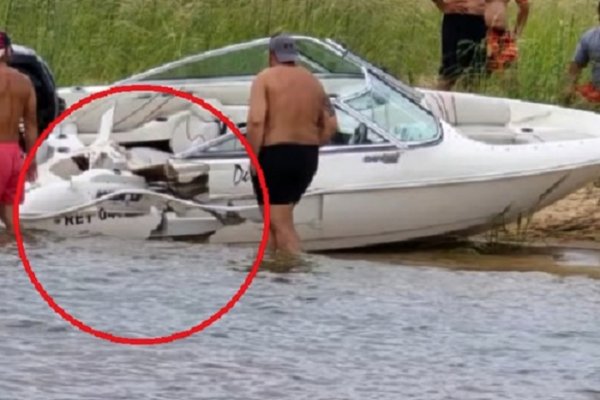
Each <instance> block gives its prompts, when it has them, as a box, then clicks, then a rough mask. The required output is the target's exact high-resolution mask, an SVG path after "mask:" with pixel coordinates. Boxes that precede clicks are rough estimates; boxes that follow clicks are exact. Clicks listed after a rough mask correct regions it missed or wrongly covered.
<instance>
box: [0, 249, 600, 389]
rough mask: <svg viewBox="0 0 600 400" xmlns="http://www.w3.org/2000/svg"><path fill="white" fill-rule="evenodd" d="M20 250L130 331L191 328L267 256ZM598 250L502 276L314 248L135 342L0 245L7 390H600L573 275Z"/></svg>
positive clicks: (0, 334) (0, 365)
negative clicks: (33, 279) (104, 335)
mask: <svg viewBox="0 0 600 400" xmlns="http://www.w3.org/2000/svg"><path fill="white" fill-rule="evenodd" d="M26 249H27V255H28V258H29V260H30V262H31V265H32V268H33V269H34V271H35V273H36V276H37V278H38V279H39V280H40V282H41V283H42V285H43V286H44V288H45V290H46V291H47V292H48V293H49V294H50V295H51V296H53V298H54V299H55V300H56V302H57V303H58V305H59V306H61V307H62V308H64V309H65V310H66V311H67V312H69V313H70V314H71V315H73V316H74V317H76V318H78V319H80V320H81V321H82V322H84V323H86V324H88V325H90V326H92V327H93V328H95V329H99V330H104V331H107V332H110V333H112V334H114V335H119V336H128V337H148V336H151V337H156V336H164V335H168V334H171V333H173V332H174V331H180V330H186V329H188V328H190V327H192V326H194V325H197V324H198V323H200V322H201V321H202V320H204V319H206V318H208V317H209V316H210V315H212V314H213V313H215V312H216V311H217V310H218V309H219V308H221V307H223V306H224V305H225V304H226V303H227V302H228V301H229V299H230V298H231V297H232V296H233V295H234V293H235V292H236V291H237V290H238V288H239V287H240V285H241V284H242V282H243V280H244V279H245V277H246V273H247V272H248V270H249V268H250V266H251V264H252V262H253V260H254V257H255V250H253V249H245V248H226V247H219V246H205V245H198V244H189V243H174V242H144V243H140V242H127V241H118V240H112V239H78V240H57V239H53V238H44V239H40V238H38V239H37V240H36V241H35V242H30V243H28V244H27V246H26ZM595 257H596V256H594V255H590V254H587V255H582V256H577V254H576V253H571V254H566V255H565V256H564V257H563V258H562V259H558V260H557V259H554V260H547V259H543V258H542V259H538V261H536V262H537V263H539V264H540V265H550V264H553V265H558V266H559V267H560V268H562V269H560V272H561V273H554V270H553V269H552V268H554V267H552V268H550V269H543V268H542V269H538V268H532V269H530V270H523V268H522V264H523V263H525V264H527V263H528V262H529V263H530V264H531V265H534V264H535V263H534V262H533V261H531V260H529V261H525V262H524V261H523V259H519V258H518V257H508V256H507V257H504V258H499V257H496V258H495V259H494V260H495V261H494V263H495V264H493V266H492V267H491V268H486V267H485V265H484V264H485V261H483V259H477V260H476V262H475V263H480V264H481V268H475V267H474V266H473V263H471V265H467V264H468V263H467V262H466V261H464V260H461V259H460V258H455V259H454V261H453V262H454V263H453V265H452V267H451V268H448V265H449V264H450V263H448V262H445V264H447V265H446V266H444V267H436V266H435V265H436V259H440V260H442V259H444V260H445V261H448V256H447V255H446V256H442V255H438V256H436V255H435V254H430V255H429V259H427V258H426V257H425V258H424V257H416V258H419V260H418V262H409V261H410V260H407V258H406V257H399V256H397V255H394V254H392V253H389V252H388V253H387V254H384V255H377V254H374V253H372V254H363V255H361V254H351V255H336V256H331V255H327V256H325V255H318V256H311V257H310V258H309V260H308V261H307V263H306V264H305V265H304V266H303V267H302V268H300V269H298V270H294V271H291V272H287V273H276V272H273V271H271V270H267V269H261V271H260V272H259V274H258V275H257V277H256V278H255V280H254V282H253V283H252V285H251V287H250V288H249V290H248V292H247V293H246V294H245V296H244V297H242V299H241V301H240V302H239V303H238V304H237V305H236V306H235V307H234V308H233V309H232V310H231V311H230V312H229V313H228V314H227V315H225V316H224V317H223V318H222V319H220V320H219V321H217V322H216V323H215V324H213V325H212V326H210V327H208V328H207V329H205V330H204V331H202V332H201V333H198V334H196V335H194V336H192V337H190V338H187V339H183V340H180V341H176V342H174V343H171V344H167V345H162V346H155V347H133V346H127V345H119V344H113V343H110V342H107V341H104V340H101V339H98V338H95V337H93V336H90V335H88V334H87V333H84V332H81V331H80V330H78V329H77V328H76V327H74V326H72V325H71V324H69V323H68V322H66V321H65V320H63V319H62V318H61V317H60V316H58V315H57V314H55V313H54V312H53V311H52V309H51V308H50V307H49V306H48V305H47V304H46V303H45V302H44V300H43V299H42V298H41V297H40V295H39V294H38V293H37V291H36V290H35V289H34V287H33V285H32V284H31V283H30V281H29V279H28V277H27V275H26V273H25V271H24V269H23V267H22V266H21V264H20V260H19V258H18V255H17V250H16V246H14V245H12V244H4V245H2V246H0V400H12V399H31V400H34V399H61V400H63V399H64V400H68V399H78V400H79V399H114V400H116V399H128V400H129V399H227V400H231V399H360V400H365V399H424V400H425V399H426V400H435V399H457V400H458V399H460V400H466V399H519V400H526V399H532V400H534V399H544V400H550V399H557V400H558V399H560V400H564V399H569V400H577V399H582V400H583V399H587V400H590V399H592V400H593V399H600V280H598V279H595V277H594V275H593V274H591V275H590V274H587V275H586V274H581V273H579V272H581V270H577V269H575V270H574V271H575V273H573V274H569V273H565V271H568V270H567V269H568V268H569V263H573V262H575V264H577V265H580V264H586V265H587V266H585V268H588V269H589V270H595V269H598V268H600V263H599V260H600V258H597V257H596V258H595ZM409 258H410V257H409ZM544 260H545V261H544ZM582 260H583V261H582ZM412 261H415V260H414V259H413V260H412ZM584 261H585V262H584ZM532 263H533V264H532ZM561 263H562V264H561ZM417 264H418V265H417ZM512 264H514V265H515V268H511V265H512ZM461 265H462V267H461ZM498 265H504V266H505V267H506V268H498ZM519 265H521V266H519ZM560 265H562V266H560ZM565 268H567V269H565ZM578 268H581V267H578Z"/></svg>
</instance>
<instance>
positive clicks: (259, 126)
mask: <svg viewBox="0 0 600 400" xmlns="http://www.w3.org/2000/svg"><path fill="white" fill-rule="evenodd" d="M267 111H268V110H267V86H266V84H265V79H264V75H262V74H259V75H258V76H257V77H256V79H255V80H254V82H253V83H252V87H251V89H250V107H249V110H248V121H247V140H248V143H249V144H250V147H251V148H252V151H254V154H255V155H256V156H257V157H258V153H259V152H260V148H261V147H262V144H263V141H264V136H265V120H266V116H267Z"/></svg>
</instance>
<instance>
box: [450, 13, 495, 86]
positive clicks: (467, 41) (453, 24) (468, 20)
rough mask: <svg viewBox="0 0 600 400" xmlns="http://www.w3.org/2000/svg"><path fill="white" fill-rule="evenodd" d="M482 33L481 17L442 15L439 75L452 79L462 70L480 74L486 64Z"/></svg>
mask: <svg viewBox="0 0 600 400" xmlns="http://www.w3.org/2000/svg"><path fill="white" fill-rule="evenodd" d="M486 33H487V27H486V25H485V19H484V17H483V16H480V15H469V14H445V15H444V19H443V21H442V65H441V67H440V70H439V74H440V75H441V76H442V77H444V78H450V79H453V78H457V77H458V76H459V75H461V74H463V73H464V72H465V70H466V69H471V70H472V71H473V72H478V71H482V70H483V68H484V67H485V62H486V51H485V36H486Z"/></svg>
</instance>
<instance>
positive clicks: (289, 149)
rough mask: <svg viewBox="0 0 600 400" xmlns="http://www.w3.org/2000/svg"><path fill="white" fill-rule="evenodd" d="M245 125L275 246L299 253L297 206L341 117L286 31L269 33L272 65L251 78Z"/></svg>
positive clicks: (261, 202)
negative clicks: (259, 171)
mask: <svg viewBox="0 0 600 400" xmlns="http://www.w3.org/2000/svg"><path fill="white" fill-rule="evenodd" d="M247 127H248V128H247V129H248V133H247V138H248V142H249V144H250V146H251V147H252V150H253V151H254V153H255V154H256V156H257V157H258V161H259V164H260V167H261V169H262V170H263V174H264V177H265V182H266V186H267V190H268V194H269V204H270V214H271V219H270V226H271V229H270V236H271V247H272V249H273V250H275V251H276V252H282V253H285V254H290V255H295V254H298V253H300V252H301V251H302V247H301V241H300V238H299V235H298V233H297V232H296V229H295V226H294V208H295V206H296V205H297V204H298V203H299V202H300V199H301V197H302V196H303V195H304V193H305V192H306V190H307V189H308V187H309V185H310V184H311V182H312V180H313V177H314V176H315V174H316V173H317V170H318V165H319V148H320V146H322V145H324V144H327V143H329V141H330V140H331V138H332V136H333V134H334V133H335V132H336V130H337V119H336V115H335V109H334V108H333V106H332V104H331V102H330V99H329V97H328V96H327V94H326V92H325V90H324V88H323V86H322V85H321V83H320V82H319V80H318V79H317V78H315V77H314V76H313V75H312V73H311V72H310V71H308V70H307V69H306V68H304V67H302V66H300V65H298V50H297V47H296V43H295V41H294V39H293V38H292V37H290V36H288V35H285V34H281V35H276V36H273V37H272V38H271V41H270V43H269V67H268V68H266V69H265V70H263V71H262V72H261V73H259V74H258V75H257V77H256V79H255V80H254V82H253V83H252V87H251V93H250V109H249V112H248V121H247ZM251 171H252V184H253V188H254V192H255V194H256V197H257V201H258V203H259V205H260V206H263V205H264V200H263V196H262V190H261V187H260V184H259V182H258V177H257V174H256V171H255V170H254V169H253V168H252V169H251Z"/></svg>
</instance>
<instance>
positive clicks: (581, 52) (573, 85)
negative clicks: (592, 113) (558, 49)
mask: <svg viewBox="0 0 600 400" xmlns="http://www.w3.org/2000/svg"><path fill="white" fill-rule="evenodd" d="M596 7H597V8H596V12H597V13H598V19H599V20H600V2H599V3H598V5H597V6H596ZM587 66H591V69H592V76H591V80H590V81H589V82H588V83H586V84H584V85H581V86H579V85H577V82H578V81H579V78H580V76H581V73H582V72H583V69H584V68H586V67H587ZM576 93H578V94H579V95H581V97H582V99H584V100H585V101H586V103H588V104H586V105H591V106H592V107H591V108H592V109H596V108H598V107H600V26H595V27H593V28H590V29H588V30H587V31H586V32H585V33H584V34H583V35H582V36H581V38H580V39H579V43H578V44H577V48H576V50H575V55H574V57H573V59H572V61H571V63H570V65H569V81H568V84H567V88H566V91H565V99H564V100H565V102H566V103H567V104H570V103H571V102H572V101H573V100H574V98H575V94H576Z"/></svg>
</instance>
